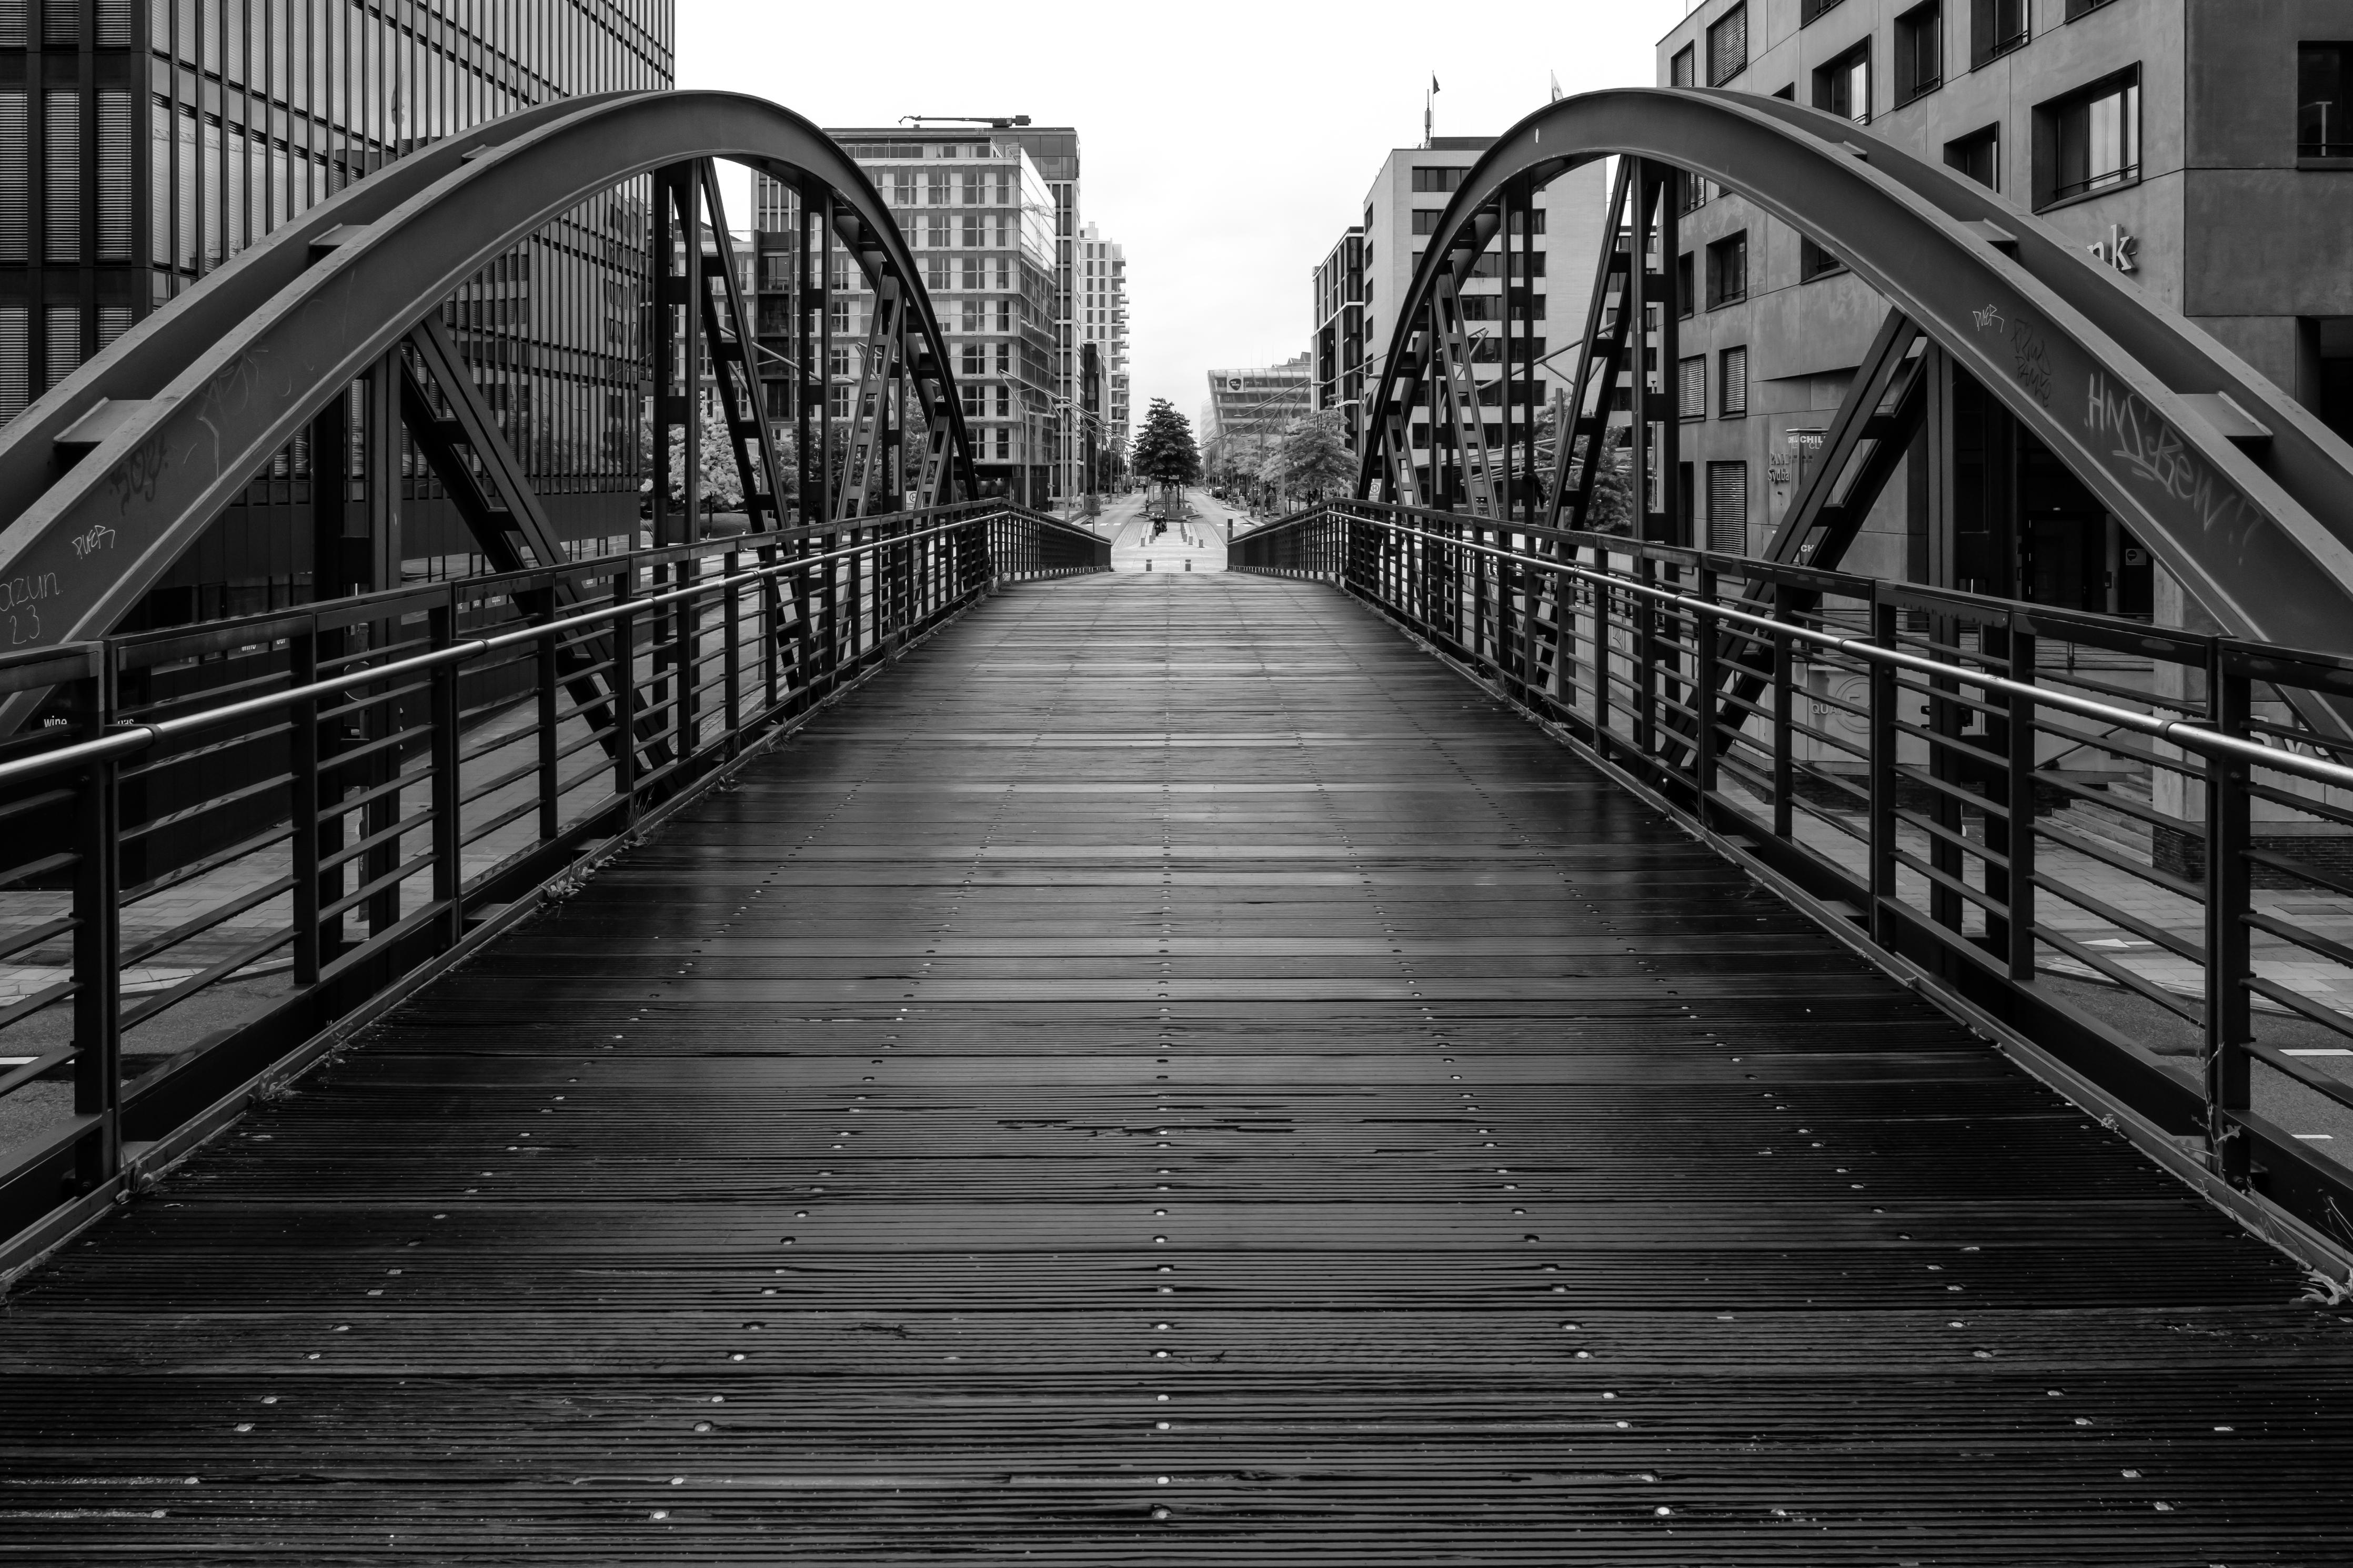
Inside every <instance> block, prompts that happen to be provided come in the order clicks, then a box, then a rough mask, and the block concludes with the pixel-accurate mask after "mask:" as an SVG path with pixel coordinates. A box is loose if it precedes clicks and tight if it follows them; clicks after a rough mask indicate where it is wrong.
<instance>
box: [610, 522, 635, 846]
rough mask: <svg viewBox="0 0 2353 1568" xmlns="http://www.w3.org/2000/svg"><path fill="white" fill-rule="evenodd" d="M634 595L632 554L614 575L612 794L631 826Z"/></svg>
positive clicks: (633, 802)
mask: <svg viewBox="0 0 2353 1568" xmlns="http://www.w3.org/2000/svg"><path fill="white" fill-rule="evenodd" d="M637 596H638V566H637V557H635V556H634V555H633V556H630V557H629V558H628V560H627V561H626V562H625V563H623V564H622V566H621V567H620V569H619V570H618V571H617V572H616V573H615V574H614V575H613V602H614V603H615V604H616V605H619V606H621V608H620V613H619V614H618V615H616V616H614V617H613V730H614V738H615V741H616V742H617V743H616V744H615V745H614V747H613V794H614V795H615V796H616V797H617V799H618V800H619V801H620V803H621V820H622V821H623V822H624V823H625V824H627V825H628V827H630V828H632V829H634V828H635V827H636V826H637V825H638V613H637V611H635V610H634V609H631V608H630V607H629V601H631V600H632V599H635V598H636V597H637Z"/></svg>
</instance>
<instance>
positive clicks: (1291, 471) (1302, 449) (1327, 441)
mask: <svg viewBox="0 0 2353 1568" xmlns="http://www.w3.org/2000/svg"><path fill="white" fill-rule="evenodd" d="M1259 478H1261V479H1264V480H1265V481H1266V482H1267V483H1268V484H1270V485H1272V486H1273V487H1274V488H1275V489H1277V490H1279V491H1281V492H1282V494H1284V495H1287V496H1293V497H1295V498H1297V499H1298V500H1303V501H1306V502H1308V503H1309V504H1311V505H1312V504H1314V502H1316V501H1320V500H1323V499H1324V497H1326V496H1329V495H1332V494H1334V493H1335V492H1336V491H1340V490H1345V489H1348V488H1349V487H1350V486H1352V485H1353V484H1355V482H1356V454H1355V453H1354V452H1351V451H1349V450H1348V438H1347V436H1346V434H1345V432H1344V431H1343V430H1342V428H1341V425H1340V413H1339V410H1337V409H1326V410H1324V412H1323V413H1321V414H1311V415H1309V416H1307V417H1306V418H1304V419H1295V420H1293V421H1292V423H1291V425H1290V426H1289V427H1288V428H1286V429H1285V430H1284V431H1283V433H1282V440H1281V441H1280V442H1278V443H1277V444H1276V445H1275V446H1274V447H1273V448H1272V449H1271V450H1270V451H1269V452H1268V453H1267V455H1266V460H1265V462H1264V463H1263V464H1261V467H1260V468H1259Z"/></svg>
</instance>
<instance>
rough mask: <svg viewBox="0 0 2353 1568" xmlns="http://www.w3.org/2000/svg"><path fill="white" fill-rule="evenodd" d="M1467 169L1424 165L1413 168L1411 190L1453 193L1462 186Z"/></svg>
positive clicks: (1419, 164)
mask: <svg viewBox="0 0 2353 1568" xmlns="http://www.w3.org/2000/svg"><path fill="white" fill-rule="evenodd" d="M1469 172H1470V171H1469V170H1467V169H1446V168H1435V169H1434V168H1431V167H1430V166H1429V165H1428V164H1426V163H1416V164H1415V165H1414V166H1413V188H1414V189H1415V190H1417V191H1453V190H1459V189H1461V185H1462V176H1463V175H1464V174H1468V173H1469Z"/></svg>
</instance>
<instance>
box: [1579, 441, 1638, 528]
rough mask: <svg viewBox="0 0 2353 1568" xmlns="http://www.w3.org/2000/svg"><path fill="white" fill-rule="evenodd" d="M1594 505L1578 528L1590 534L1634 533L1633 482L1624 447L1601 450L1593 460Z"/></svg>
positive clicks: (1610, 447)
mask: <svg viewBox="0 0 2353 1568" xmlns="http://www.w3.org/2000/svg"><path fill="white" fill-rule="evenodd" d="M1595 461H1596V464H1597V465H1598V466H1597V467H1596V468H1595V470H1594V474H1593V502H1592V505H1591V506H1590V507H1589V508H1588V510H1587V512H1586V515H1585V516H1584V517H1582V518H1580V519H1578V520H1577V526H1578V527H1581V528H1583V529H1585V530H1586V531H1588V532H1590V533H1631V532H1633V531H1634V479H1633V476H1632V475H1630V473H1628V472H1627V471H1626V470H1627V464H1626V459H1625V457H1624V455H1623V448H1621V447H1617V446H1615V445H1609V446H1604V447H1602V448H1601V450H1600V455H1599V457H1598V458H1596V459H1595Z"/></svg>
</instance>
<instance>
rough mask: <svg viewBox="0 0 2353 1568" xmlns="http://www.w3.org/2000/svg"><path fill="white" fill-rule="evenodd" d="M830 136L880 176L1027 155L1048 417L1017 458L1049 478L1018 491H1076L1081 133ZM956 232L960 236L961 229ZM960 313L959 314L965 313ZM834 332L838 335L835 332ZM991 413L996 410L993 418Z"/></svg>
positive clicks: (1048, 496)
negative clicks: (1042, 278)
mask: <svg viewBox="0 0 2353 1568" xmlns="http://www.w3.org/2000/svg"><path fill="white" fill-rule="evenodd" d="M826 134H827V135H828V136H831V137H832V138H833V139H834V140H835V141H837V142H840V143H842V144H843V145H844V146H846V147H848V148H849V152H850V154H851V155H852V156H853V157H855V158H857V159H858V160H859V162H860V163H866V164H868V165H869V167H868V169H867V173H868V174H870V175H874V174H877V173H878V169H879V167H881V166H882V165H886V164H889V163H892V162H894V161H904V160H905V159H908V158H921V159H929V160H933V161H939V160H946V161H949V162H954V161H955V160H957V159H959V158H965V157H973V156H980V157H984V158H999V159H1001V158H1004V157H1006V156H1008V155H1010V154H1013V153H1019V154H1020V155H1021V156H1022V157H1023V158H1024V159H1026V161H1027V164H1028V167H1029V170H1030V171H1031V172H1032V173H1033V174H1035V175H1036V177H1037V179H1038V180H1039V182H1041V184H1042V187H1043V192H1044V198H1045V205H1044V209H1043V216H1044V219H1045V233H1044V239H1045V244H1046V253H1045V254H1046V269H1047V270H1046V293H1045V297H1044V299H1043V300H1042V301H1041V302H1040V303H1039V306H1038V307H1037V314H1036V318H1035V320H1034V321H1032V322H1031V323H1030V325H1031V326H1033V327H1035V328H1036V329H1037V330H1038V331H1041V332H1042V333H1043V334H1044V335H1045V337H1046V339H1047V342H1046V344H1045V349H1044V352H1045V355H1046V363H1045V366H1044V370H1045V374H1044V379H1043V382H1042V385H1043V388H1044V390H1045V395H1046V399H1047V405H1046V408H1045V409H1044V411H1043V412H1044V413H1045V415H1046V420H1045V426H1044V431H1045V437H1044V444H1043V447H1042V450H1041V451H1040V452H1039V453H1038V454H1037V455H1035V456H1033V457H1031V458H1023V459H1018V460H1017V462H1018V465H1019V466H1025V467H1026V466H1030V465H1033V464H1034V465H1040V466H1043V468H1045V470H1046V477H1045V480H1044V483H1043V484H1042V485H1034V486H1033V485H1028V484H1027V483H1026V481H1025V485H1024V488H1023V489H1020V490H1018V491H1017V492H1016V493H1018V494H1020V495H1021V496H1022V497H1023V499H1024V500H1027V501H1028V502H1029V504H1031V505H1035V506H1044V505H1047V504H1049V503H1050V502H1051V501H1053V500H1059V499H1060V498H1061V497H1064V496H1072V495H1076V494H1078V493H1079V492H1080V490H1081V489H1082V488H1083V487H1084V484H1085V473H1084V467H1083V464H1084V458H1083V456H1082V448H1081V443H1080V440H1079V426H1080V421H1081V410H1080V407H1079V379H1078V375H1079V363H1078V352H1079V342H1080V333H1079V329H1078V322H1077V318H1076V306H1077V303H1078V287H1077V278H1078V267H1079V257H1078V250H1079V133H1078V132H1076V131H1074V130H1072V129H1071V128H1070V127H1068V126H1039V127H1029V126H1010V125H1008V126H999V127H996V128H992V129H987V130H960V131H948V130H938V131H929V130H911V129H909V128H907V127H905V126H891V127H876V128H868V129H864V130H841V129H833V130H828V132H826ZM885 148H889V149H892V150H894V151H893V152H892V153H891V154H890V156H888V157H886V156H885V155H884V153H883V152H882V150H883V149H885ZM959 188H960V187H959ZM883 195H885V196H886V197H889V196H891V195H892V192H891V190H890V189H889V187H888V186H886V187H885V188H884V191H883ZM916 205H921V206H928V205H930V195H929V188H928V187H925V189H924V192H923V195H921V196H920V197H919V199H918V202H917V203H916ZM892 208H893V211H894V212H896V213H897V215H898V217H899V223H900V227H901V228H902V230H903V231H905V233H906V236H907V240H908V243H909V244H910V245H913V246H915V247H917V248H918V249H925V250H928V249H930V248H931V245H930V236H929V231H928V230H926V232H925V235H924V237H923V238H922V239H921V240H919V239H918V238H917V236H916V234H915V232H914V230H913V228H910V227H909V226H908V218H909V216H911V215H910V214H909V213H908V212H907V211H905V210H903V209H902V207H901V205H900V204H899V203H898V202H897V201H896V200H895V199H893V200H892ZM1023 216H1024V222H1025V223H1027V222H1028V220H1029V216H1031V215H1030V213H1029V209H1028V208H1026V207H1025V208H1024V214H1023ZM957 238H958V239H960V238H961V232H960V231H959V233H958V235H957ZM856 281H857V279H855V278H853V279H851V283H852V285H853V286H855V284H856ZM929 287H930V289H931V291H932V294H933V295H934V299H937V297H938V296H939V295H940V294H941V293H942V292H943V290H942V289H941V286H940V285H938V284H936V283H934V284H931V285H929ZM943 312H944V313H943V315H942V318H941V326H942V328H943V330H944V331H947V332H948V333H949V334H950V335H951V336H953V335H955V333H956V331H957V326H958V322H957V321H955V320H951V319H950V316H949V313H947V312H945V310H944V307H943ZM955 314H956V315H958V316H960V315H961V312H960V311H958V312H955ZM836 336H837V338H838V337H839V333H838V332H837V334H836ZM992 363H993V362H992ZM963 374H965V372H964V368H963V365H962V363H959V364H958V366H957V375H958V377H959V379H961V377H962V376H963ZM987 374H991V375H994V374H996V372H995V371H994V369H991V370H990V371H989V372H988V373H987ZM990 404H991V407H992V409H993V408H994V406H995V395H994V394H993V393H992V394H991V400H990ZM991 417H992V418H993V417H994V415H993V414H992V415H991ZM989 450H990V452H991V454H992V457H991V458H990V459H989V461H990V464H991V465H992V466H995V465H996V459H995V458H994V457H993V454H994V453H995V451H996V445H995V437H993V436H992V437H991V441H990V447H989Z"/></svg>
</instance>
